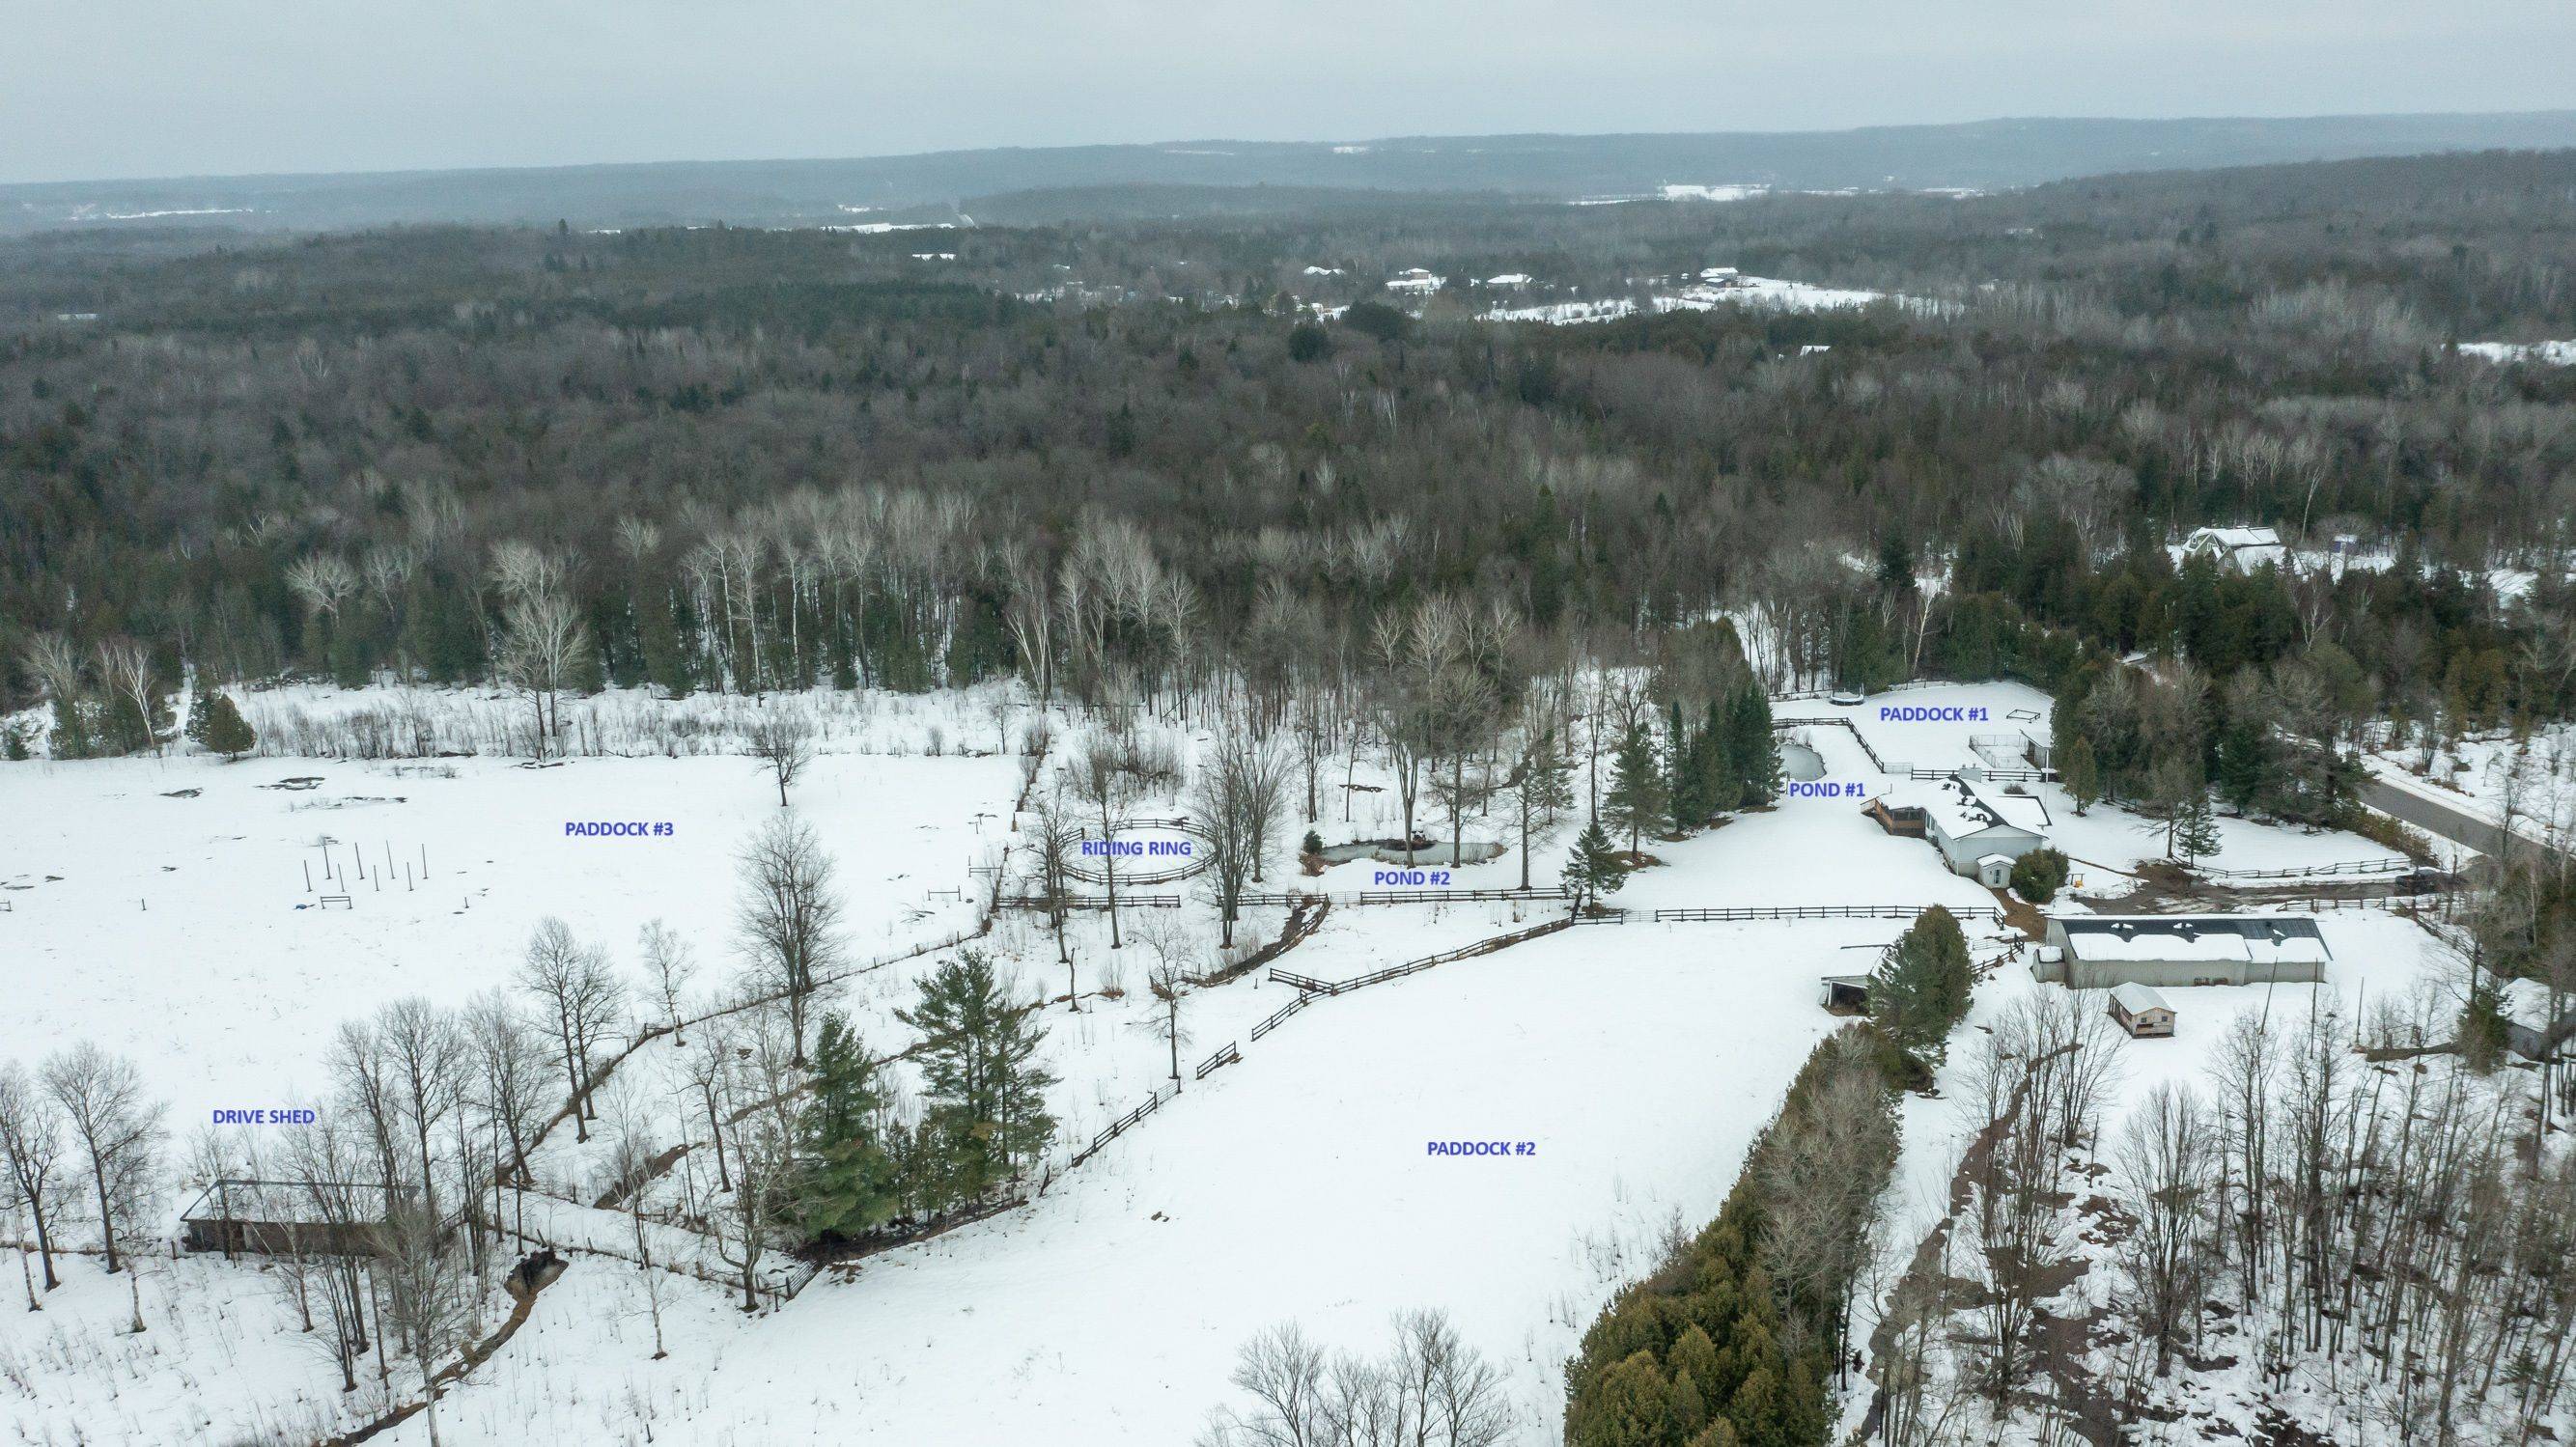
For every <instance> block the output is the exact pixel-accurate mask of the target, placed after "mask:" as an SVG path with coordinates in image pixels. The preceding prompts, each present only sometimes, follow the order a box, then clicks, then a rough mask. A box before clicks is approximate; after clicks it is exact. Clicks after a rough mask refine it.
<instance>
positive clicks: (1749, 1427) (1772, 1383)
mask: <svg viewBox="0 0 2576 1447" xmlns="http://www.w3.org/2000/svg"><path fill="white" fill-rule="evenodd" d="M1781 1405H1782V1404H1781V1401H1780V1379H1779V1378H1778V1377H1776V1376H1773V1375H1772V1373H1771V1369H1770V1368H1769V1367H1767V1366H1762V1367H1755V1368H1754V1369H1753V1373H1752V1375H1750V1376H1748V1377H1746V1378H1745V1379H1744V1385H1743V1386H1740V1387H1738V1388H1736V1389H1735V1400H1734V1401H1732V1402H1729V1403H1727V1405H1726V1416H1727V1420H1728V1421H1730V1422H1732V1423H1734V1424H1735V1431H1736V1435H1737V1436H1739V1437H1741V1438H1743V1439H1744V1440H1745V1441H1747V1442H1791V1441H1795V1440H1797V1439H1795V1438H1792V1437H1790V1436H1788V1435H1786V1434H1785V1433H1784V1432H1783V1430H1782V1429H1783V1427H1784V1426H1785V1425H1786V1424H1785V1421H1784V1414H1783V1413H1782V1411H1781Z"/></svg>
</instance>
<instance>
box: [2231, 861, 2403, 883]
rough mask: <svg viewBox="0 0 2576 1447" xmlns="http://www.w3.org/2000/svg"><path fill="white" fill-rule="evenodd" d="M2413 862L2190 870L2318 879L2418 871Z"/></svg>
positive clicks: (2238, 876) (2245, 876)
mask: <svg viewBox="0 0 2576 1447" xmlns="http://www.w3.org/2000/svg"><path fill="white" fill-rule="evenodd" d="M2420 867H2421V866H2419V865H2417V864H2416V863H2415V861H2414V860H2412V859H2346V860H2342V861H2340V862H2338V863H2334V864H2311V865H2307V866H2306V867H2304V868H2299V869H2209V868H2201V869H2197V870H2195V871H2193V872H2194V873H2196V874H2198V875H2199V876H2200V877H2201V878H2203V879H2318V878H2326V877H2332V876H2336V875H2372V874H2404V873H2407V872H2408V871H2410V870H2414V869H2417V868H2420Z"/></svg>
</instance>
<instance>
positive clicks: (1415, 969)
mask: <svg viewBox="0 0 2576 1447" xmlns="http://www.w3.org/2000/svg"><path fill="white" fill-rule="evenodd" d="M1573 923H1574V920H1573V919H1572V918H1571V917H1568V918H1565V919H1552V920H1549V921H1548V922H1547V923H1545V924H1539V925H1532V926H1530V927H1529V928H1528V929H1524V930H1514V931H1512V932H1511V933H1510V934H1506V935H1496V936H1494V937H1493V938H1492V939H1486V940H1478V941H1476V942H1475V943H1474V944H1472V945H1461V946H1459V947H1458V948H1457V949H1454V950H1443V951H1441V952H1440V953H1439V954H1436V955H1424V956H1423V957H1422V958H1420V959H1418V960H1406V961H1405V962H1404V963H1403V964H1400V965H1389V966H1387V967H1386V968H1385V969H1383V970H1372V971H1370V972H1369V973H1367V974H1365V975H1361V976H1359V977H1357V978H1355V979H1349V980H1318V979H1316V978H1315V977H1314V976H1312V975H1300V974H1294V973H1291V972H1289V971H1286V970H1282V969H1280V968H1279V967H1278V966H1276V965H1273V966H1272V967H1271V969H1270V978H1271V979H1273V980H1275V981H1277V982H1278V983H1280V984H1283V985H1287V986H1289V987H1291V988H1293V989H1297V990H1302V991H1304V992H1305V993H1306V994H1308V995H1322V996H1325V997H1326V998H1330V997H1332V996H1334V995H1347V994H1349V993H1350V992H1351V991H1353V990H1362V989H1366V988H1368V987H1369V986H1371V985H1382V984H1385V983H1386V982H1387V981H1389V980H1400V979H1403V978H1404V977H1405V976H1407V975H1411V974H1416V973H1419V972H1420V971H1423V970H1427V969H1430V968H1431V967H1432V966H1433V965H1445V964H1448V963H1449V962H1450V961H1452V960H1464V959H1469V958H1472V957H1474V956H1476V955H1484V954H1491V953H1493V952H1494V951H1496V950H1499V949H1505V948H1508V947H1510V946H1512V945H1517V944H1521V943H1524V942H1525V941H1529V940H1534V939H1537V938H1538V937H1539V936H1540V935H1550V934H1554V933H1556V932H1557V931H1558V930H1561V929H1564V928H1566V927H1568V926H1570V925H1572V924H1573Z"/></svg>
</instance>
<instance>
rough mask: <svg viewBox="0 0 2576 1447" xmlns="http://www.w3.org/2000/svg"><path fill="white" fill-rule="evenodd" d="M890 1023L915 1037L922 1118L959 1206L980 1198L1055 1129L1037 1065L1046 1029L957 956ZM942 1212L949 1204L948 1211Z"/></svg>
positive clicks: (973, 961) (1046, 1080) (988, 964)
mask: <svg viewBox="0 0 2576 1447" xmlns="http://www.w3.org/2000/svg"><path fill="white" fill-rule="evenodd" d="M895 1018H896V1019H898V1020H901V1021H902V1022H903V1023H904V1024H906V1025H909V1026H911V1027H912V1028H913V1029H915V1030H918V1031H920V1032H921V1034H922V1036H923V1043H922V1050H921V1054H920V1056H919V1057H918V1058H919V1061H920V1064H921V1075H922V1083H923V1085H924V1086H925V1087H926V1090H927V1094H928V1096H929V1104H930V1109H929V1111H928V1119H929V1121H930V1123H932V1124H933V1125H935V1126H936V1127H937V1128H938V1129H939V1130H940V1132H941V1138H942V1140H943V1142H944V1145H945V1148H946V1150H947V1152H948V1154H949V1155H950V1157H951V1160H952V1164H953V1166H954V1169H955V1174H956V1186H957V1190H958V1193H959V1199H972V1198H974V1197H977V1196H981V1195H982V1194H984V1193H985V1192H986V1191H989V1190H991V1189H992V1188H993V1187H994V1186H996V1185H999V1184H1000V1183H1001V1182H1003V1181H1005V1180H1007V1179H1009V1178H1010V1176H1011V1174H1012V1173H1013V1171H1015V1170H1016V1169H1017V1168H1018V1167H1019V1165H1020V1164H1021V1163H1023V1162H1025V1161H1027V1160H1028V1159H1030V1158H1031V1157H1033V1156H1035V1155H1036V1154H1037V1152H1038V1150H1039V1149H1040V1148H1041V1147H1043V1146H1044V1145H1045V1144H1046V1141H1047V1137H1048V1136H1049V1135H1051V1134H1052V1133H1053V1132H1054V1130H1055V1119H1054V1117H1052V1116H1050V1115H1048V1114H1047V1113H1046V1088H1047V1087H1048V1086H1050V1085H1053V1084H1054V1083H1055V1077H1054V1076H1052V1075H1050V1074H1048V1073H1047V1072H1046V1071H1045V1070H1044V1069H1043V1068H1042V1067H1040V1066H1039V1065H1037V1064H1036V1062H1035V1056H1036V1054H1037V1049H1038V1046H1039V1045H1040V1044H1041V1043H1042V1042H1043V1041H1044V1040H1045V1039H1046V1030H1045V1027H1043V1026H1040V1025H1037V1024H1035V1023H1034V1021H1035V1019H1036V1012H1035V1011H1034V1010H1030V1009H1025V1008H1022V1007H1021V1006H1019V1005H1017V1004H1015V1003H1014V1002H1012V1001H1011V1000H1010V999H1009V998H1008V997H1007V996H1006V995H1005V994H1004V993H1003V990H1002V984H1001V980H1000V978H999V977H998V976H997V975H996V974H995V973H994V970H993V961H992V959H991V957H990V956H988V955H986V954H985V953H984V952H983V951H982V950H971V949H970V950H962V951H960V952H959V953H958V957H957V958H956V959H954V960H951V961H949V962H948V963H946V964H944V965H941V966H940V967H939V968H938V969H937V970H936V971H934V972H933V973H932V974H931V976H930V978H929V979H927V980H925V981H923V982H922V986H921V1002H920V1003H919V1004H917V1005H915V1006H914V1007H913V1008H912V1009H910V1010H898V1011H896V1012H895ZM948 1204H953V1202H952V1203H948Z"/></svg>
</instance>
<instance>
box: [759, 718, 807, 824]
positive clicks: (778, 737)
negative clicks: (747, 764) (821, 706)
mask: <svg viewBox="0 0 2576 1447" xmlns="http://www.w3.org/2000/svg"><path fill="white" fill-rule="evenodd" d="M751 753H752V757H754V758H756V759H758V760H760V762H761V763H762V765H763V766H765V767H766V768H767V769H768V770H769V772H770V775H771V777H772V778H774V779H776V780H777V783H778V807H779V808H781V809H784V808H786V807H787V786H788V785H790V784H792V783H795V782H796V776H797V775H798V774H800V773H802V772H804V769H805V766H806V765H807V764H810V763H812V762H813V761H814V724H813V721H812V720H810V719H808V718H806V717H805V716H804V715H802V714H798V713H792V712H789V711H788V710H787V709H786V708H784V707H779V706H772V707H771V708H769V709H767V710H765V711H764V712H763V713H762V714H761V716H760V717H759V718H757V719H755V720H753V722H752V725H751Z"/></svg>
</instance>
